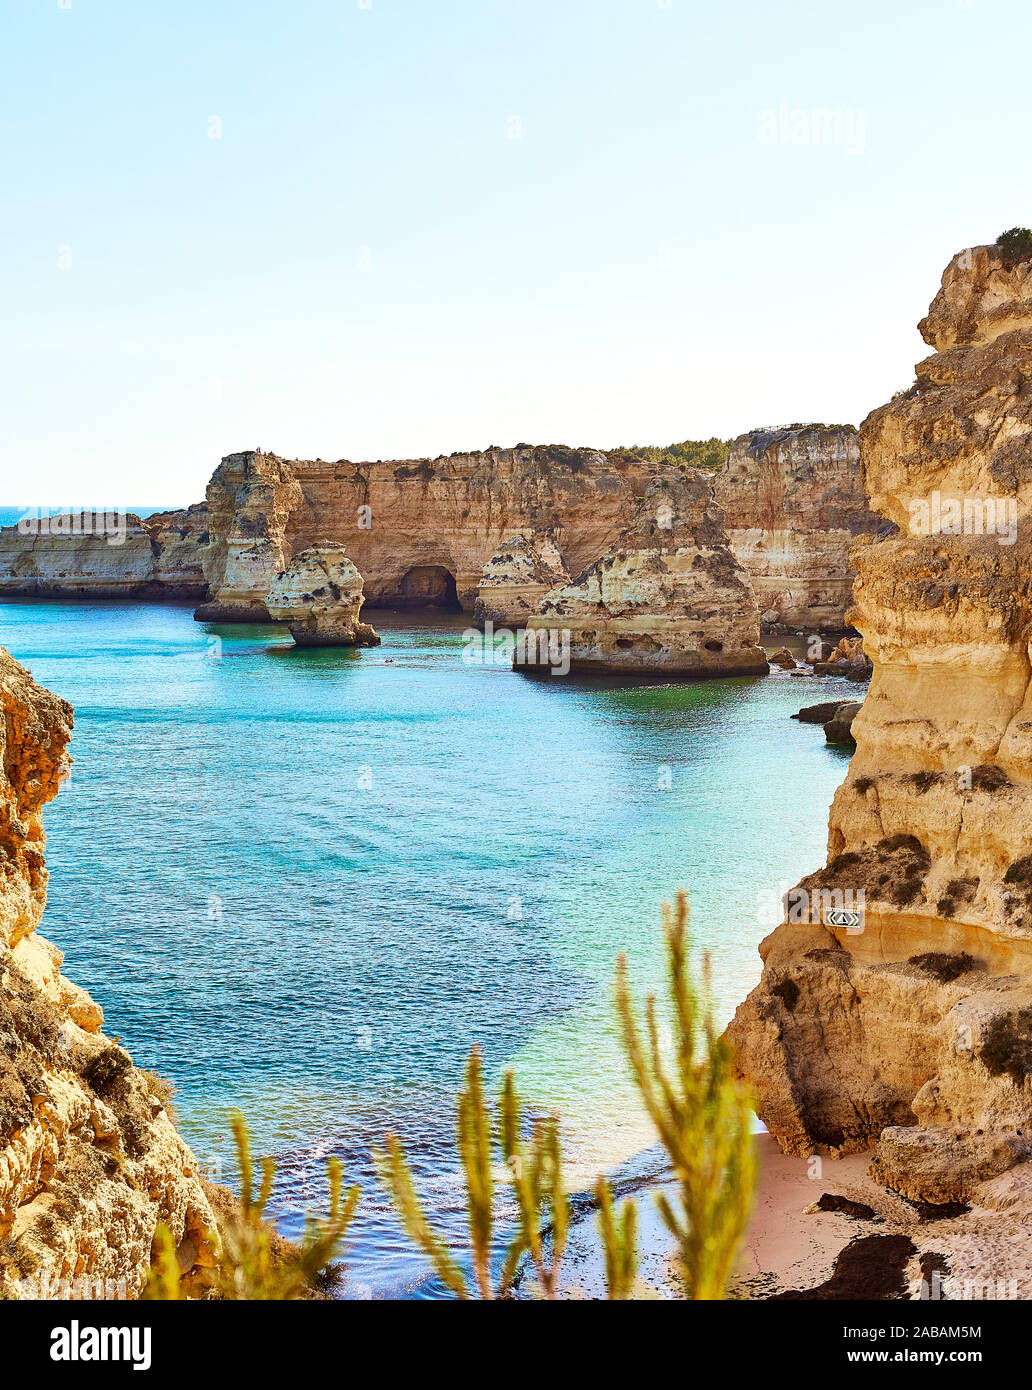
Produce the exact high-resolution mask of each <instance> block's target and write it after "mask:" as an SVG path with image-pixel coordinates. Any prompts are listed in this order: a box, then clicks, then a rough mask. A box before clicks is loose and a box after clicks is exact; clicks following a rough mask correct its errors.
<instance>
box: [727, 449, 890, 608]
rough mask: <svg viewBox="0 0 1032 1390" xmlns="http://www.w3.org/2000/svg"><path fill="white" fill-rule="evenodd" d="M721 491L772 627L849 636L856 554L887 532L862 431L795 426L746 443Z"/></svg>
mask: <svg viewBox="0 0 1032 1390" xmlns="http://www.w3.org/2000/svg"><path fill="white" fill-rule="evenodd" d="M714 488H715V495H716V500H717V503H718V505H719V506H720V507H722V508H723V511H724V515H725V517H726V519H727V527H728V539H729V541H730V543H731V548H732V549H733V551H734V553H735V556H736V558H737V559H738V561H739V563H740V564H741V565H742V566H743V568H744V569H745V570H746V571H747V573H748V575H749V578H750V581H751V582H752V586H753V589H754V590H755V593H756V601H757V603H758V605H759V608H760V613H761V616H762V620H763V625H764V628H765V629H766V630H768V631H772V632H787V631H799V630H801V631H804V632H811V633H813V632H838V631H841V630H842V629H843V628H844V627H845V625H846V619H845V614H846V609H847V608H848V607H849V605H850V603H851V593H852V588H853V579H854V576H855V570H854V569H853V568H852V565H851V562H850V558H849V556H850V550H851V548H852V546H853V543H854V541H855V540H856V538H857V536H860V535H870V534H873V533H875V532H876V531H877V530H878V528H879V519H878V518H877V517H876V516H875V515H874V513H873V512H872V511H871V509H870V508H869V506H868V504H867V500H866V498H865V496H864V489H863V484H862V480H861V476H860V446H859V438H858V435H857V432H856V430H855V429H854V428H853V427H852V426H851V425H787V426H785V427H784V428H783V429H776V430H754V431H752V432H751V433H749V434H743V435H740V436H739V437H738V438H737V439H736V440H735V441H734V443H733V444H732V446H731V452H730V454H729V456H728V460H727V463H726V464H725V465H724V467H723V468H722V469H721V470H720V472H719V473H718V474H717V476H716V479H715V484H714ZM886 529H887V528H886Z"/></svg>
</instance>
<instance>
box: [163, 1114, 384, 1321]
mask: <svg viewBox="0 0 1032 1390" xmlns="http://www.w3.org/2000/svg"><path fill="white" fill-rule="evenodd" d="M231 1124H232V1127H233V1137H234V1139H235V1141H236V1149H237V1161H238V1163H239V1165H240V1207H239V1211H238V1212H237V1213H235V1214H234V1215H233V1216H231V1217H230V1218H229V1219H228V1220H227V1221H226V1222H225V1224H224V1226H223V1229H222V1231H221V1236H222V1256H221V1259H220V1262H219V1264H218V1266H217V1268H216V1269H215V1270H213V1271H212V1273H211V1277H210V1284H209V1289H208V1296H209V1297H213V1298H221V1299H233V1300H236V1299H240V1300H249V1301H253V1300H264V1299H275V1300H278V1301H282V1300H285V1299H294V1298H301V1297H304V1296H305V1295H306V1294H307V1293H308V1292H310V1290H311V1289H312V1288H313V1286H314V1285H315V1284H316V1281H317V1280H318V1279H319V1277H320V1276H321V1275H322V1274H323V1273H324V1271H325V1270H326V1269H327V1268H328V1267H329V1265H330V1264H331V1263H332V1261H333V1260H334V1259H336V1257H337V1256H338V1255H339V1253H340V1248H341V1245H342V1244H343V1242H344V1238H345V1235H346V1233H347V1229H348V1226H349V1225H350V1224H351V1218H352V1217H353V1216H354V1214H355V1208H356V1206H357V1205H358V1198H359V1188H358V1187H357V1186H355V1187H351V1188H349V1189H348V1191H347V1192H346V1193H345V1192H344V1170H343V1166H342V1164H341V1162H340V1160H339V1159H336V1158H330V1159H327V1161H326V1178H327V1183H328V1185H329V1196H330V1204H329V1215H328V1216H326V1217H314V1216H308V1217H307V1218H306V1229H305V1235H304V1238H303V1240H302V1241H301V1244H300V1246H299V1247H298V1249H297V1251H296V1253H294V1254H291V1255H288V1256H281V1257H278V1258H274V1255H273V1251H272V1246H271V1232H270V1228H269V1226H268V1224H267V1223H266V1220H265V1213H266V1209H267V1208H268V1205H269V1198H270V1197H271V1196H272V1186H273V1182H274V1180H275V1176H276V1164H275V1161H274V1160H273V1159H271V1158H263V1159H262V1160H261V1183H260V1185H259V1187H258V1191H257V1194H256V1193H255V1171H254V1162H253V1160H252V1158H251V1140H250V1135H249V1134H248V1132H247V1125H246V1124H245V1123H244V1118H243V1116H242V1115H240V1114H235V1115H233V1116H232V1119H231ZM155 1243H156V1245H157V1259H156V1260H155V1262H154V1265H153V1267H152V1269H151V1271H150V1275H149V1277H148V1280H147V1287H146V1289H145V1290H144V1294H143V1297H144V1298H149V1299H161V1300H165V1299H179V1298H182V1296H183V1294H182V1291H181V1286H180V1281H179V1265H178V1261H177V1260H176V1251H175V1245H174V1242H173V1240H172V1236H171V1233H170V1232H169V1230H168V1228H167V1227H166V1226H159V1227H158V1230H157V1233H156V1236H155Z"/></svg>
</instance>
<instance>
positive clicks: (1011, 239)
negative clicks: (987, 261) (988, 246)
mask: <svg viewBox="0 0 1032 1390" xmlns="http://www.w3.org/2000/svg"><path fill="white" fill-rule="evenodd" d="M996 244H997V246H998V247H999V248H1000V250H1001V251H1002V252H1003V254H1004V257H1005V258H1006V259H1007V260H1008V261H1010V262H1011V264H1012V265H1016V264H1017V263H1018V262H1019V261H1029V260H1032V231H1030V230H1029V228H1028V227H1011V228H1010V230H1009V231H1006V232H1001V233H1000V235H999V236H998V237H997V238H996Z"/></svg>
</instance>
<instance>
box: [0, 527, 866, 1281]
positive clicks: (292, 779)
mask: <svg viewBox="0 0 1032 1390" xmlns="http://www.w3.org/2000/svg"><path fill="white" fill-rule="evenodd" d="M147 510H149V509H147ZM363 617H365V618H367V619H368V620H369V621H371V622H373V624H374V625H375V626H376V627H377V629H378V630H379V631H380V633H381V635H382V637H383V645H382V646H381V647H379V648H375V649H365V650H362V651H354V650H341V649H322V650H319V649H314V650H307V651H301V650H298V649H296V648H294V647H293V645H292V643H291V641H290V638H289V636H288V635H287V634H286V632H285V630H284V629H283V628H280V627H276V626H274V625H268V626H248V627H241V626H226V627H212V626H210V625H201V624H198V623H196V622H194V621H193V618H192V616H191V611H190V609H189V608H188V607H185V606H183V607H180V606H176V605H170V604H156V603H132V604H130V603H125V602H124V601H117V600H110V601H106V602H94V603H89V602H75V603H68V602H58V601H29V600H25V601H17V600H15V601H9V602H6V603H4V604H2V605H0V642H2V644H3V645H4V646H6V647H7V648H8V649H9V650H10V651H11V652H12V653H13V654H14V655H15V656H16V657H17V658H18V659H19V660H21V661H23V662H24V663H26V664H27V665H28V666H30V667H31V669H32V671H33V674H34V675H35V677H36V678H37V680H39V681H41V682H42V683H43V684H44V685H46V686H48V687H49V688H50V689H52V690H54V691H56V692H57V693H58V694H60V695H62V696H64V697H65V698H66V699H68V700H70V701H71V702H72V704H73V705H74V706H75V736H74V739H73V742H72V752H73V755H74V759H75V762H74V767H73V773H72V778H71V781H70V783H69V784H67V785H66V786H65V787H64V788H63V789H62V791H61V793H60V795H59V797H58V798H57V800H56V801H55V802H54V803H53V804H52V805H51V806H50V807H48V809H47V811H46V812H45V817H46V826H47V832H48V847H47V860H48V864H49V867H50V871H51V880H50V896H49V902H48V906H47V911H46V915H45V918H44V922H43V926H42V929H41V930H42V932H43V934H44V935H45V936H47V937H48V938H50V939H51V940H53V941H55V942H56V943H57V945H59V946H60V947H61V949H62V950H64V951H65V953H66V961H65V967H64V969H65V973H66V974H67V975H68V976H69V977H70V978H71V979H72V980H74V981H75V982H76V983H77V984H80V985H82V986H84V987H85V988H86V989H88V990H89V991H90V992H91V994H92V995H93V996H94V998H95V999H96V1000H97V1001H98V1002H99V1003H100V1004H101V1005H102V1006H103V1008H104V1012H105V1019H106V1022H105V1028H106V1031H107V1032H108V1033H109V1034H112V1035H117V1036H118V1037H119V1038H120V1040H121V1042H122V1044H123V1045H124V1046H126V1047H127V1048H128V1049H129V1050H130V1051H131V1052H132V1054H133V1057H134V1059H135V1061H136V1062H137V1064H138V1065H140V1066H144V1067H148V1068H152V1069H154V1070H155V1071H157V1072H159V1073H160V1074H161V1075H162V1076H165V1077H168V1078H169V1079H171V1080H172V1081H173V1082H174V1084H175V1086H176V1089H177V1095H176V1104H177V1107H178V1112H179V1119H180V1126H181V1129H182V1132H183V1134H184V1136H185V1137H186V1139H187V1140H188V1142H189V1143H190V1144H191V1145H192V1146H193V1148H194V1150H195V1152H196V1153H197V1154H198V1156H199V1159H200V1161H201V1163H202V1166H203V1167H204V1168H205V1170H206V1171H207V1172H209V1173H210V1174H211V1175H212V1176H215V1177H219V1178H221V1179H222V1180H224V1181H228V1182H230V1183H231V1184H232V1181H233V1173H234V1168H233V1162H232V1143H231V1138H230V1131H229V1127H228V1124H227V1114H228V1113H229V1111H230V1110H231V1109H233V1108H235V1107H237V1108H239V1109H241V1110H242V1111H243V1112H244V1114H245V1115H246V1117H247V1119H248V1121H249V1123H250V1125H251V1128H252V1131H253V1134H254V1139H255V1147H256V1149H257V1150H258V1151H259V1152H265V1153H271V1154H273V1155H274V1156H275V1157H276V1159H277V1161H278V1164H279V1179H280V1180H279V1183H278V1186H277V1194H276V1206H275V1215H276V1218H277V1220H278V1222H279V1224H280V1226H281V1228H282V1229H283V1230H284V1231H286V1232H288V1233H293V1232H297V1231H298V1230H299V1229H300V1226H301V1222H302V1217H303V1213H304V1210H305V1208H306V1206H311V1205H317V1204H318V1202H319V1199H320V1196H321V1194H322V1192H323V1180H322V1172H323V1167H324V1163H325V1158H326V1156H327V1155H328V1154H338V1155H340V1156H341V1157H342V1158H343V1160H344V1162H345V1166H346V1170H347V1176H348V1179H349V1180H350V1181H357V1182H359V1183H360V1184H361V1185H362V1188H363V1200H362V1204H361V1205H360V1207H359V1211H358V1216H357V1218H356V1222H355V1225H354V1227H353V1228H352V1236H351V1240H350V1243H349V1246H348V1249H347V1252H346V1263H347V1285H346V1288H345V1296H353V1297H373V1298H377V1297H385V1296H395V1297H396V1296H411V1297H433V1296H436V1295H437V1294H439V1292H440V1290H439V1289H438V1287H437V1285H436V1284H435V1282H434V1280H433V1279H431V1278H429V1277H428V1274H427V1269H426V1266H425V1264H424V1263H423V1261H422V1259H421V1258H420V1257H418V1256H417V1255H415V1254H414V1253H413V1252H412V1251H411V1249H410V1248H409V1246H408V1243H407V1241H406V1240H405V1239H404V1238H403V1236H402V1235H401V1233H400V1232H399V1230H398V1227H397V1225H396V1223H395V1222H394V1220H393V1218H392V1216H391V1213H390V1208H389V1203H388V1202H387V1201H386V1199H385V1197H384V1195H383V1193H382V1191H381V1190H380V1188H379V1186H378V1184H377V1182H376V1179H375V1174H374V1171H373V1166H372V1161H371V1149H372V1147H373V1146H375V1145H377V1144H379V1143H381V1142H382V1140H383V1137H384V1135H385V1134H387V1133H388V1132H389V1131H393V1132H396V1133H397V1134H399V1135H400V1136H401V1138H402V1140H403V1142H404V1144H405V1146H406V1148H407V1150H408V1152H409V1154H410V1157H411V1159H412V1162H413V1167H414V1169H415V1172H416V1174H417V1178H418V1182H419V1184H420V1188H421V1191H422V1192H423V1194H424V1196H425V1200H426V1202H427V1204H428V1206H429V1209H430V1210H431V1212H432V1214H433V1217H434V1219H435V1220H436V1221H438V1222H439V1223H440V1225H441V1227H442V1229H443V1230H444V1231H445V1232H446V1233H447V1234H449V1235H450V1236H451V1238H453V1239H458V1237H459V1234H460V1231H461V1205H462V1204H461V1186H460V1184H459V1181H458V1173H457V1163H456V1159H455V1154H454V1147H453V1130H454V1115H453V1107H454V1096H455V1091H456V1087H457V1085H458V1084H459V1082H460V1080H461V1073H462V1068H463V1064H464V1061H465V1058H466V1055H467V1052H468V1050H469V1048H470V1046H471V1044H473V1043H478V1044H479V1045H480V1047H481V1048H482V1050H483V1055H484V1059H485V1065H486V1069H487V1072H488V1075H489V1077H490V1079H491V1083H492V1085H495V1084H497V1081H498V1079H499V1077H500V1075H501V1073H502V1071H503V1070H504V1069H505V1068H508V1067H511V1068H513V1069H514V1070H515V1071H516V1073H517V1078H518V1082H519V1086H520V1089H521V1091H522V1092H523V1093H524V1094H525V1095H526V1097H527V1098H528V1104H529V1105H530V1106H531V1108H532V1109H536V1110H538V1111H545V1110H552V1109H553V1108H554V1109H558V1110H559V1111H560V1112H561V1114H562V1116H563V1119H564V1131H565V1136H566V1146H567V1152H568V1155H569V1161H570V1167H571V1172H572V1174H573V1177H574V1181H575V1184H583V1185H587V1184H588V1183H589V1182H590V1181H591V1179H592V1178H593V1175H594V1174H595V1173H596V1172H598V1171H601V1170H604V1169H608V1168H611V1167H613V1166H614V1165H617V1164H619V1163H621V1162H623V1161H624V1160H626V1159H627V1158H628V1157H630V1156H631V1155H633V1154H634V1153H635V1152H637V1151H638V1150H640V1149H641V1148H642V1147H643V1146H644V1145H646V1144H648V1143H649V1142H650V1139H651V1136H650V1134H649V1131H648V1129H647V1126H645V1124H644V1123H643V1120H642V1117H641V1114H640V1111H639V1109H638V1107H637V1105H636V1104H635V1100H634V1095H633V1091H632V1089H631V1087H630V1086H629V1084H628V1081H627V1076H626V1068H625V1065H624V1063H623V1060H622V1057H621V1053H620V1049H619V1046H618V1043H617V1039H616V1035H615V1030H614V1024H613V1015H612V1006H611V982H612V977H613V964H614V959H615V957H616V955H617V953H618V952H620V951H626V952H627V953H628V957H629V962H630V969H631V973H632V977H633V979H634V981H635V983H636V985H637V986H639V987H641V988H647V989H654V988H656V987H657V985H659V984H660V983H661V982H662V950H661V936H660V925H659V922H660V904H661V903H662V902H663V900H664V899H669V898H670V897H671V895H672V894H673V893H674V891H675V889H677V888H679V887H682V888H684V889H686V890H687V891H688V892H689V894H690V897H691V901H692V906H693V936H694V939H695V941H696V942H697V944H698V945H699V947H700V948H703V949H705V950H707V951H708V952H709V953H710V957H711V962H712V975H713V991H714V999H715V1006H716V1010H717V1012H718V1014H719V1015H720V1017H721V1019H726V1018H727V1017H728V1016H729V1015H730V1013H731V1012H732V1011H733V1009H734V1006H735V1005H736V1003H737V1002H738V1001H739V1000H740V999H742V998H743V997H744V995H745V994H746V993H747V991H748V990H749V989H750V988H751V987H752V986H753V985H754V984H755V982H756V981H757V979H758V978H759V973H760V961H759V957H758V955H757V952H756V948H757V945H758V944H759V942H760V940H761V939H762V938H763V937H764V936H765V935H766V934H767V933H768V932H769V931H770V930H771V927H772V925H773V922H774V920H776V911H777V909H776V900H777V896H778V894H779V893H780V892H782V891H784V890H785V889H787V888H788V887H789V886H791V885H792V884H794V883H795V882H796V881H797V880H798V878H799V877H800V876H801V875H802V874H804V873H806V872H808V871H810V870H812V869H814V868H815V867H816V866H817V865H819V864H820V863H821V862H823V858H824V849H825V839H826V825H827V815H828V805H829V802H830V800H831V796H832V793H833V791H834V788H835V787H836V785H837V784H838V783H839V782H840V781H841V779H842V777H843V775H844V773H845V766H846V761H847V758H846V757H845V755H844V754H843V753H841V752H839V751H837V750H833V749H829V748H828V747H826V745H825V743H824V740H823V736H822V732H821V729H820V728H819V727H815V726H812V725H804V724H800V723H798V722H796V721H793V720H791V719H790V718H789V716H790V715H791V714H792V713H793V712H794V711H795V710H796V709H798V708H799V707H800V706H801V705H804V704H808V703H812V702H814V701H816V700H819V699H828V698H832V697H833V696H834V695H836V694H838V693H840V692H841V693H842V695H843V698H848V697H849V695H850V694H851V693H852V687H848V686H845V685H844V684H843V683H841V682H839V681H833V680H829V679H827V678H824V679H818V678H813V677H806V678H791V677H787V676H784V675H782V674H778V675H776V676H773V677H770V678H766V679H743V678H739V679H731V680H719V681H706V682H697V683H685V684H676V683H669V682H665V681H656V682H653V683H647V682H646V683H637V684H632V683H627V682H618V681H600V680H574V679H567V680H540V679H539V680H533V679H528V678H526V677H524V676H522V675H520V674H518V673H514V672H513V671H511V670H508V669H505V668H502V667H495V666H477V665H469V664H466V663H464V662H463V660H462V659H461V657H462V651H463V641H462V632H463V629H464V628H465V626H466V623H467V621H468V620H467V619H466V618H465V617H463V616H461V615H460V616H458V617H454V618H453V617H445V616H440V615H436V614H433V615H431V614H425V615H421V614H412V613H406V614H384V613H377V612H376V611H375V610H366V611H364V613H363ZM502 1216H503V1218H504V1216H505V1213H504V1211H503V1212H502Z"/></svg>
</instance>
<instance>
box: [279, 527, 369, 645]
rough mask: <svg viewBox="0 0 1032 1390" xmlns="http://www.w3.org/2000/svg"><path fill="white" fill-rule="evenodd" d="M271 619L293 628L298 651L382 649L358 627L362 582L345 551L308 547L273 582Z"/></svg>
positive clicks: (324, 543) (321, 545)
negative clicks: (343, 648) (312, 648)
mask: <svg viewBox="0 0 1032 1390" xmlns="http://www.w3.org/2000/svg"><path fill="white" fill-rule="evenodd" d="M265 602H266V607H267V608H268V610H269V616H270V617H271V618H272V619H273V620H274V621H276V622H285V623H289V625H290V635H291V637H293V639H294V641H295V642H296V643H297V645H298V646H299V647H378V646H379V645H380V639H379V637H378V636H377V634H376V633H375V632H374V630H373V629H372V627H370V625H369V624H368V623H363V622H360V621H359V617H358V615H359V612H360V611H361V608H362V603H363V597H362V576H361V575H360V574H359V572H358V570H357V569H356V568H355V566H354V565H353V564H352V563H351V561H350V560H349V559H348V557H347V553H346V552H345V549H344V547H343V546H342V545H339V544H335V543H334V542H332V541H321V542H320V543H319V544H318V545H309V546H306V547H305V549H304V550H302V551H301V553H300V554H299V555H295V556H294V558H293V560H291V562H290V564H289V565H288V566H287V568H286V569H285V570H284V571H283V572H282V573H281V574H278V575H277V576H276V578H275V579H274V580H273V583H272V588H271V589H270V590H269V592H268V594H267V595H266V600H265Z"/></svg>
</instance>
